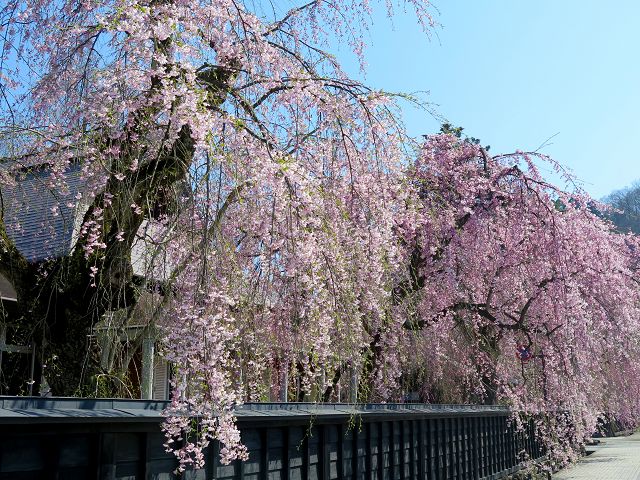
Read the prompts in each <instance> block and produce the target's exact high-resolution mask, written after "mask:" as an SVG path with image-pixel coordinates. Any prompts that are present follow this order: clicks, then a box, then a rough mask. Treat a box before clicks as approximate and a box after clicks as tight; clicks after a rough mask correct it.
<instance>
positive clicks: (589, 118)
mask: <svg viewBox="0 0 640 480" xmlns="http://www.w3.org/2000/svg"><path fill="white" fill-rule="evenodd" d="M434 3H435V5H436V7H437V9H438V10H439V14H437V15H436V19H437V21H438V22H439V23H440V24H441V26H440V27H439V28H438V29H437V30H435V32H434V34H432V36H431V39H427V38H426V37H425V36H424V34H423V33H422V32H421V30H420V28H419V27H418V26H417V25H416V23H415V19H413V18H412V16H411V15H410V14H407V15H400V16H399V17H397V18H396V19H395V20H394V25H393V29H392V27H391V25H390V23H389V21H388V20H387V19H386V18H385V17H384V15H383V14H382V13H380V15H379V16H378V14H376V17H375V25H374V28H373V29H372V30H371V33H370V37H371V38H370V39H369V40H370V43H371V47H370V48H369V50H368V52H367V62H368V73H367V76H366V83H367V84H368V85H370V86H372V87H374V88H382V89H385V90H393V91H404V92H413V91H419V90H422V91H424V90H428V91H429V92H430V93H429V95H428V97H427V99H428V100H429V101H430V102H432V103H433V104H437V106H436V107H435V108H436V110H437V111H438V112H439V113H440V114H442V115H443V116H444V117H446V118H447V119H448V120H449V121H450V122H451V123H453V124H454V125H459V126H463V127H464V128H465V133H467V134H468V135H471V136H474V137H478V138H480V139H481V140H482V142H483V144H485V145H486V144H489V145H491V151H492V152H493V153H505V152H507V151H513V150H516V149H521V150H533V149H536V148H537V147H538V146H539V145H540V144H542V143H544V142H545V140H547V139H548V138H549V137H551V136H553V135H555V134H558V135H557V136H556V137H554V138H553V139H552V140H551V141H552V142H553V144H552V145H550V146H547V147H546V148H544V150H543V153H547V154H549V155H551V156H552V157H554V158H555V159H556V160H558V161H560V162H561V163H563V164H564V165H565V166H568V167H569V168H570V169H571V170H572V171H573V172H574V174H575V175H576V176H577V177H578V178H579V179H580V180H582V181H583V182H584V183H583V187H584V188H585V189H586V190H587V191H588V192H589V193H591V194H592V195H593V196H594V197H596V198H600V197H602V196H604V195H606V194H607V193H609V192H610V191H611V190H614V189H619V188H622V187H624V186H626V185H629V184H630V183H632V182H633V181H635V180H637V179H640V162H638V160H640V151H639V149H638V146H637V143H638V140H639V139H640V95H638V94H637V92H638V88H639V87H640V24H639V21H640V1H637V0H627V1H619V0H612V1H610V2H596V1H586V2H585V1H584V0H583V1H577V0H535V1H534V0H435V2H434ZM343 55H345V56H346V52H345V51H344V49H342V52H340V54H339V57H342V56H343ZM347 70H348V71H350V72H354V73H355V72H357V67H356V66H355V63H353V62H351V61H350V60H347ZM406 121H407V123H408V126H409V130H410V132H411V133H412V134H415V135H419V134H422V133H431V132H434V131H437V130H438V129H439V123H438V122H437V121H436V120H434V119H433V118H430V117H429V116H427V115H425V114H424V113H420V112H417V111H413V110H411V109H407V110H406Z"/></svg>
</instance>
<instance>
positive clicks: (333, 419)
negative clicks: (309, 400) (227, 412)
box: [0, 397, 543, 480]
mask: <svg viewBox="0 0 640 480" xmlns="http://www.w3.org/2000/svg"><path fill="white" fill-rule="evenodd" d="M165 405H166V404H165V403H164V402H155V401H136V400H133V401H126V400H84V399H39V398H9V397H6V398H0V479H11V480H14V479H15V480H23V479H39V480H40V479H47V478H51V479H54V478H55V479H74V480H75V479H85V478H87V479H101V480H115V479H119V480H125V479H154V480H155V479H157V480H161V479H170V478H175V476H174V475H173V473H172V472H173V470H174V469H175V468H176V462H175V459H174V458H173V457H172V455H170V454H167V453H166V452H165V451H164V447H163V445H162V444H163V443H164V437H163V435H162V433H161V431H160V426H159V425H160V421H161V411H162V409H163V408H164V407H165ZM238 422H239V426H240V429H241V432H242V439H243V442H244V443H245V445H246V446H247V448H248V449H249V460H248V461H245V462H235V463H233V464H231V465H221V464H220V462H219V460H218V454H217V453H218V452H217V450H218V448H219V447H218V445H216V444H212V446H211V447H210V450H209V451H208V452H207V458H208V461H207V467H206V469H204V470H201V471H191V472H187V473H186V474H185V475H184V476H183V478H189V479H219V480H223V479H224V480H232V479H233V480H239V479H242V480H263V479H264V480H316V479H318V480H330V479H363V480H364V479H367V480H370V479H385V480H386V479H388V480H396V479H403V480H413V479H416V480H417V479H438V480H439V479H494V478H502V477H504V476H506V475H508V474H509V473H511V472H513V471H515V470H517V469H518V466H519V464H520V462H521V460H522V459H523V458H524V457H525V456H529V457H533V458H538V457H540V456H541V455H542V454H543V452H542V449H541V448H540V445H539V444H538V443H537V442H536V441H535V439H534V438H533V434H532V430H531V428H528V429H526V431H524V432H516V431H515V429H514V427H513V426H512V425H511V424H510V422H509V412H508V410H507V409H505V408H502V407H487V406H459V405H458V406H454V405H421V404H387V405H358V406H353V405H345V404H331V405H313V404H249V405H245V406H243V407H242V409H240V410H239V411H238Z"/></svg>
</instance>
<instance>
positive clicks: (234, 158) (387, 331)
mask: <svg viewBox="0 0 640 480" xmlns="http://www.w3.org/2000/svg"><path fill="white" fill-rule="evenodd" d="M388 4H389V7H388V8H389V9H390V13H391V11H392V9H393V2H388ZM411 4H412V5H413V6H415V8H416V12H417V15H418V19H419V21H420V22H421V23H422V24H423V25H424V26H425V28H429V27H430V26H431V25H432V24H433V20H432V19H431V17H430V16H429V14H428V10H427V9H428V2H427V1H419V0H414V1H412V2H411ZM271 7H272V6H271V5H270V6H268V7H266V6H264V9H263V8H262V7H261V6H260V2H258V4H257V5H256V3H255V2H247V3H242V2H236V1H230V0H167V1H163V2H149V1H144V0H102V1H90V0H87V1H83V2H77V1H75V0H29V1H26V2H25V1H23V0H8V1H6V2H5V4H4V6H2V7H0V34H1V35H0V37H3V40H0V42H2V53H1V54H2V56H3V63H2V66H1V67H0V75H1V76H0V79H7V78H8V79H10V80H11V82H7V83H6V86H3V87H2V88H3V90H2V91H3V95H4V100H3V101H2V102H3V103H2V107H0V123H2V124H3V126H2V129H1V130H2V131H3V132H5V131H6V132H9V134H6V135H5V134H4V133H3V135H5V136H6V142H5V143H6V145H7V150H11V151H12V152H17V154H16V155H17V156H16V158H18V159H19V160H16V164H15V167H17V168H18V167H20V166H22V165H24V163H25V162H28V163H30V164H34V163H38V162H46V163H48V164H51V165H53V166H54V169H55V171H58V172H63V171H64V170H65V168H66V167H67V166H68V165H69V163H71V162H75V161H77V162H79V163H81V165H82V172H83V173H82V174H83V178H84V179H85V183H86V188H85V189H84V191H83V199H85V200H84V201H85V202H89V204H91V202H93V204H92V210H90V214H88V215H87V216H86V218H85V221H84V224H83V225H82V227H81V235H80V237H81V241H82V245H83V248H84V249H85V253H86V259H87V261H88V262H91V264H90V265H91V267H90V268H91V276H92V278H96V275H97V274H98V270H99V268H100V265H101V263H100V262H101V259H102V258H103V257H104V256H105V255H109V252H110V251H112V250H110V248H111V247H112V246H113V245H115V243H113V242H117V244H119V245H123V244H124V243H126V242H132V241H133V240H132V239H133V238H134V237H135V234H136V231H137V229H138V228H139V227H140V224H141V220H140V219H139V218H138V217H141V216H142V215H146V216H147V217H149V216H150V215H149V213H150V212H153V211H154V209H157V210H158V211H159V212H160V210H161V208H160V207H166V211H162V212H160V213H158V214H157V215H156V218H155V219H154V220H153V221H156V222H158V224H160V223H161V224H162V228H161V229H160V230H161V232H162V235H160V236H158V238H154V239H153V241H154V242H155V244H156V245H157V246H158V249H159V250H161V251H162V252H164V254H157V255H154V256H153V257H151V258H149V259H146V260H147V261H148V262H151V263H153V262H156V263H158V264H157V265H151V266H150V268H149V271H154V272H155V271H162V272H165V273H166V274H163V275H164V277H163V278H161V279H160V280H161V282H160V283H162V282H164V284H163V285H162V291H163V292H164V295H165V300H163V301H162V302H160V306H161V308H159V309H158V310H157V312H156V316H155V318H154V320H155V321H156V323H157V324H158V325H159V326H160V328H161V330H162V332H164V334H165V336H164V341H163V351H164V354H165V356H166V358H167V359H168V360H170V361H171V362H172V364H173V365H174V369H175V372H174V377H173V378H174V379H175V382H174V385H173V394H172V399H173V400H172V404H171V407H170V408H169V409H168V411H167V415H168V416H167V420H166V423H165V431H166V432H167V435H168V442H169V443H168V447H169V448H170V449H172V450H174V451H175V452H176V455H177V456H178V458H179V459H180V462H181V468H183V469H184V468H187V467H190V466H192V465H193V466H196V467H200V466H201V465H202V463H203V461H204V457H203V453H202V452H203V449H204V448H205V447H206V446H207V445H208V444H209V442H210V441H211V440H212V439H217V440H218V441H220V442H221V443H222V445H223V447H222V450H221V453H222V457H223V460H224V461H225V462H228V461H231V460H233V459H235V458H245V457H246V455H247V452H246V449H245V448H244V447H243V445H242V442H241V436H240V432H239V431H238V429H237V427H236V426H235V421H234V417H233V411H234V408H235V407H236V406H237V405H238V404H239V403H240V402H242V401H243V400H257V399H264V398H267V397H268V395H269V394H270V393H272V392H270V390H271V385H277V384H279V383H283V382H281V380H280V379H281V378H282V377H283V376H284V375H289V376H290V378H292V379H296V382H297V383H295V382H293V381H292V382H290V383H291V385H294V384H295V388H296V389H297V390H296V395H299V396H305V395H306V396H307V397H308V398H313V399H314V400H321V399H323V398H324V397H326V398H329V399H331V398H336V388H337V387H338V386H339V385H342V386H343V387H345V388H346V386H347V384H349V382H350V381H351V383H352V384H353V383H357V384H358V387H357V388H358V393H359V394H360V395H361V398H362V399H363V400H372V401H393V400H396V399H398V398H401V397H402V395H403V393H405V392H406V390H407V389H415V390H419V391H420V392H421V393H422V395H423V397H424V398H431V399H434V400H438V399H440V400H447V401H460V402H469V401H473V402H482V401H499V402H504V403H507V404H509V405H511V406H513V407H514V409H515V410H517V411H520V412H526V413H531V414H536V413H539V412H563V415H565V416H564V417H563V418H564V419H568V420H566V421H565V420H563V421H560V420H558V418H557V416H556V415H553V414H549V415H547V416H546V417H545V418H547V420H546V421H541V422H540V424H539V427H538V428H539V430H540V431H541V432H543V433H545V438H548V439H549V445H550V446H551V447H553V448H552V451H553V452H554V453H555V454H556V456H557V458H558V459H560V461H563V460H564V459H566V458H568V457H570V456H571V455H572V452H573V450H572V449H571V448H569V444H570V443H571V442H573V441H574V440H575V441H578V442H579V441H581V440H582V439H583V438H584V437H585V436H586V435H588V434H589V433H590V432H591V431H592V430H593V428H594V426H595V422H596V419H597V418H598V417H599V416H600V415H601V414H602V413H604V412H607V413H610V414H613V415H616V416H617V417H618V418H619V419H621V420H623V421H628V422H635V421H636V420H637V419H638V418H639V416H640V408H639V407H640V404H639V403H638V401H637V399H638V398H639V397H638V395H637V392H638V391H639V390H640V380H639V379H640V375H637V374H636V373H640V372H637V370H638V367H637V361H636V360H637V359H638V358H639V355H640V342H639V340H640V338H639V333H640V329H639V328H638V327H639V325H638V319H639V318H640V312H639V311H638V307H639V305H640V298H638V288H637V281H638V277H637V272H636V265H637V252H638V242H637V239H636V238H635V237H631V236H629V235H621V234H616V233H613V232H612V229H611V226H610V225H608V224H607V223H606V222H605V221H603V220H602V219H600V218H599V217H598V215H597V209H598V208H601V207H600V206H599V205H597V204H596V203H595V202H593V201H592V200H590V199H589V198H588V197H587V196H586V195H584V194H583V193H581V192H579V191H572V192H571V193H566V192H564V191H562V190H560V189H558V188H556V187H554V186H553V185H551V184H549V183H547V182H546V181H545V180H544V178H542V176H541V175H540V174H539V172H538V170H537V168H536V165H537V162H547V164H549V165H551V166H553V167H554V168H558V169H560V167H558V165H557V164H555V163H554V162H552V161H551V160H549V159H546V158H542V157H540V156H536V155H527V154H524V153H516V154H512V155H498V156H494V157H492V156H489V155H488V154H487V152H486V151H484V150H483V149H481V148H480V147H479V146H478V145H475V144H474V143H472V142H468V141H464V140H461V139H459V138H456V137H455V136H452V135H444V134H443V135H436V136H433V137H431V138H429V139H427V141H426V142H425V143H424V144H423V145H418V144H416V142H415V141H414V140H412V139H410V138H408V137H407V136H406V135H405V134H404V131H403V128H402V124H401V122H400V121H399V120H398V118H397V116H396V114H395V113H394V112H395V110H394V109H395V104H394V102H393V100H392V99H391V98H390V97H388V96H387V95H385V94H383V93H381V92H376V91H372V90H370V89H368V88H367V87H365V86H364V85H362V84H360V83H359V82H357V81H354V80H352V79H350V78H348V77H347V76H346V75H345V74H344V73H343V72H342V71H341V69H340V66H339V64H338V63H337V61H336V59H335V58H334V57H333V56H331V55H329V54H326V53H325V52H324V51H323V50H322V48H323V47H325V46H326V45H328V44H329V41H330V40H331V38H332V37H337V38H338V39H340V40H343V41H345V42H347V43H349V44H350V45H351V46H352V47H353V49H354V51H355V52H356V53H357V54H358V55H360V54H361V53H362V45H361V41H360V38H361V35H360V34H361V33H362V31H363V30H366V28H367V25H368V21H369V15H370V13H369V8H370V6H369V4H368V2H366V1H365V2H359V1H358V2H356V1H350V0H349V1H343V2H338V3H336V2H334V3H327V2H320V1H318V2H311V3H309V4H306V5H304V6H300V7H299V8H294V9H292V10H290V11H288V12H280V15H276V17H277V18H271V17H272V16H273V14H272V13H269V10H270V9H271ZM277 13H278V12H276V14H277ZM3 81H4V80H3ZM9 91H10V92H11V94H10V95H9V94H8V93H7V92H9ZM3 141H4V139H3ZM416 151H418V153H417V154H415V152H416ZM560 170H561V169H560ZM0 175H1V177H0V181H1V182H3V183H4V182H9V181H10V180H9V177H10V175H9V176H8V175H7V174H6V173H5V172H4V170H1V171H0ZM59 177H60V179H59V181H61V182H62V181H63V175H60V176H59ZM169 193H171V194H173V196H174V200H173V203H171V202H170V201H167V198H169V196H170V195H169ZM163 202H165V203H166V204H171V205H170V206H169V207H171V208H169V207H167V206H166V205H164V204H163ZM156 207H157V208H156ZM132 212H133V214H134V215H133V220H132V219H131V218H132ZM107 218H108V219H109V220H108V223H109V225H108V226H109V229H105V228H103V227H104V225H103V224H104V223H105V222H106V220H105V219H107ZM147 220H149V221H151V220H152V219H151V218H147ZM132 228H133V229H136V231H133V232H131V231H128V230H127V229H132ZM160 230H158V231H160ZM109 232H112V235H111V236H109V235H110V233H109ZM110 242H111V243H110ZM160 262H162V265H160ZM155 280H158V279H155ZM113 281H114V282H115V281H116V280H113ZM149 283H150V284H151V283H153V282H149ZM94 285H95V286H96V288H99V287H100V284H99V282H98V283H97V284H96V283H94ZM101 294H103V295H106V294H108V292H107V291H106V290H105V291H104V292H101ZM522 352H524V354H523V353H522ZM283 384H284V383H283ZM292 388H293V387H292ZM351 388H352V389H353V388H355V387H353V385H351ZM194 417H196V418H198V419H199V420H200V421H199V422H197V423H195V424H194V423H193V422H192V421H191V419H192V418H194ZM567 422H568V423H567ZM567 425H570V426H571V428H569V427H568V426H567ZM568 432H570V433H568ZM175 445H178V446H177V447H175Z"/></svg>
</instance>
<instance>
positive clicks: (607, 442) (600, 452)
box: [553, 432, 640, 480]
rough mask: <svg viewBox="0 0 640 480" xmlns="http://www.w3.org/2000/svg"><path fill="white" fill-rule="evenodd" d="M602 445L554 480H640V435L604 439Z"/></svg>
mask: <svg viewBox="0 0 640 480" xmlns="http://www.w3.org/2000/svg"><path fill="white" fill-rule="evenodd" d="M600 442H601V443H600V445H598V446H595V447H587V449H592V450H595V452H594V453H592V454H591V455H589V456H587V457H584V458H583V459H581V460H580V461H579V462H578V463H577V464H576V465H574V466H573V467H569V468H566V469H564V470H562V471H560V472H558V473H557V474H555V475H554V476H553V479H554V480H587V479H592V480H640V432H637V433H634V434H633V435H631V436H629V437H613V438H601V439H600Z"/></svg>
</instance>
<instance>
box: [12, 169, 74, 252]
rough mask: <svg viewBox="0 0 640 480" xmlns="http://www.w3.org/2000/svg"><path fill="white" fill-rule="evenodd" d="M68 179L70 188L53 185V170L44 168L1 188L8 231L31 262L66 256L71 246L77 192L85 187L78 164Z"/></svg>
mask: <svg viewBox="0 0 640 480" xmlns="http://www.w3.org/2000/svg"><path fill="white" fill-rule="evenodd" d="M65 182H66V187H67V191H63V189H62V188H60V187H59V186H52V185H51V183H52V182H51V173H50V171H48V170H47V169H44V168H41V169H37V170H33V171H29V172H26V173H24V174H21V175H20V176H19V177H18V178H17V180H16V184H15V185H14V186H10V187H8V186H3V187H2V189H1V190H0V191H1V193H2V201H3V203H4V210H5V211H4V222H5V226H6V229H7V234H8V235H9V237H10V238H11V239H12V240H13V241H14V242H15V244H16V247H17V248H18V250H19V251H20V253H22V255H24V257H25V258H26V259H27V260H28V261H29V262H37V261H41V260H44V259H47V258H56V257H59V256H62V255H66V254H67V253H69V251H70V249H71V239H72V235H73V227H74V221H75V211H76V203H77V200H76V199H75V195H76V194H77V193H78V191H79V190H80V187H81V179H80V168H79V166H78V165H74V166H72V167H70V168H69V169H68V170H67V171H66V172H65Z"/></svg>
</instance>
